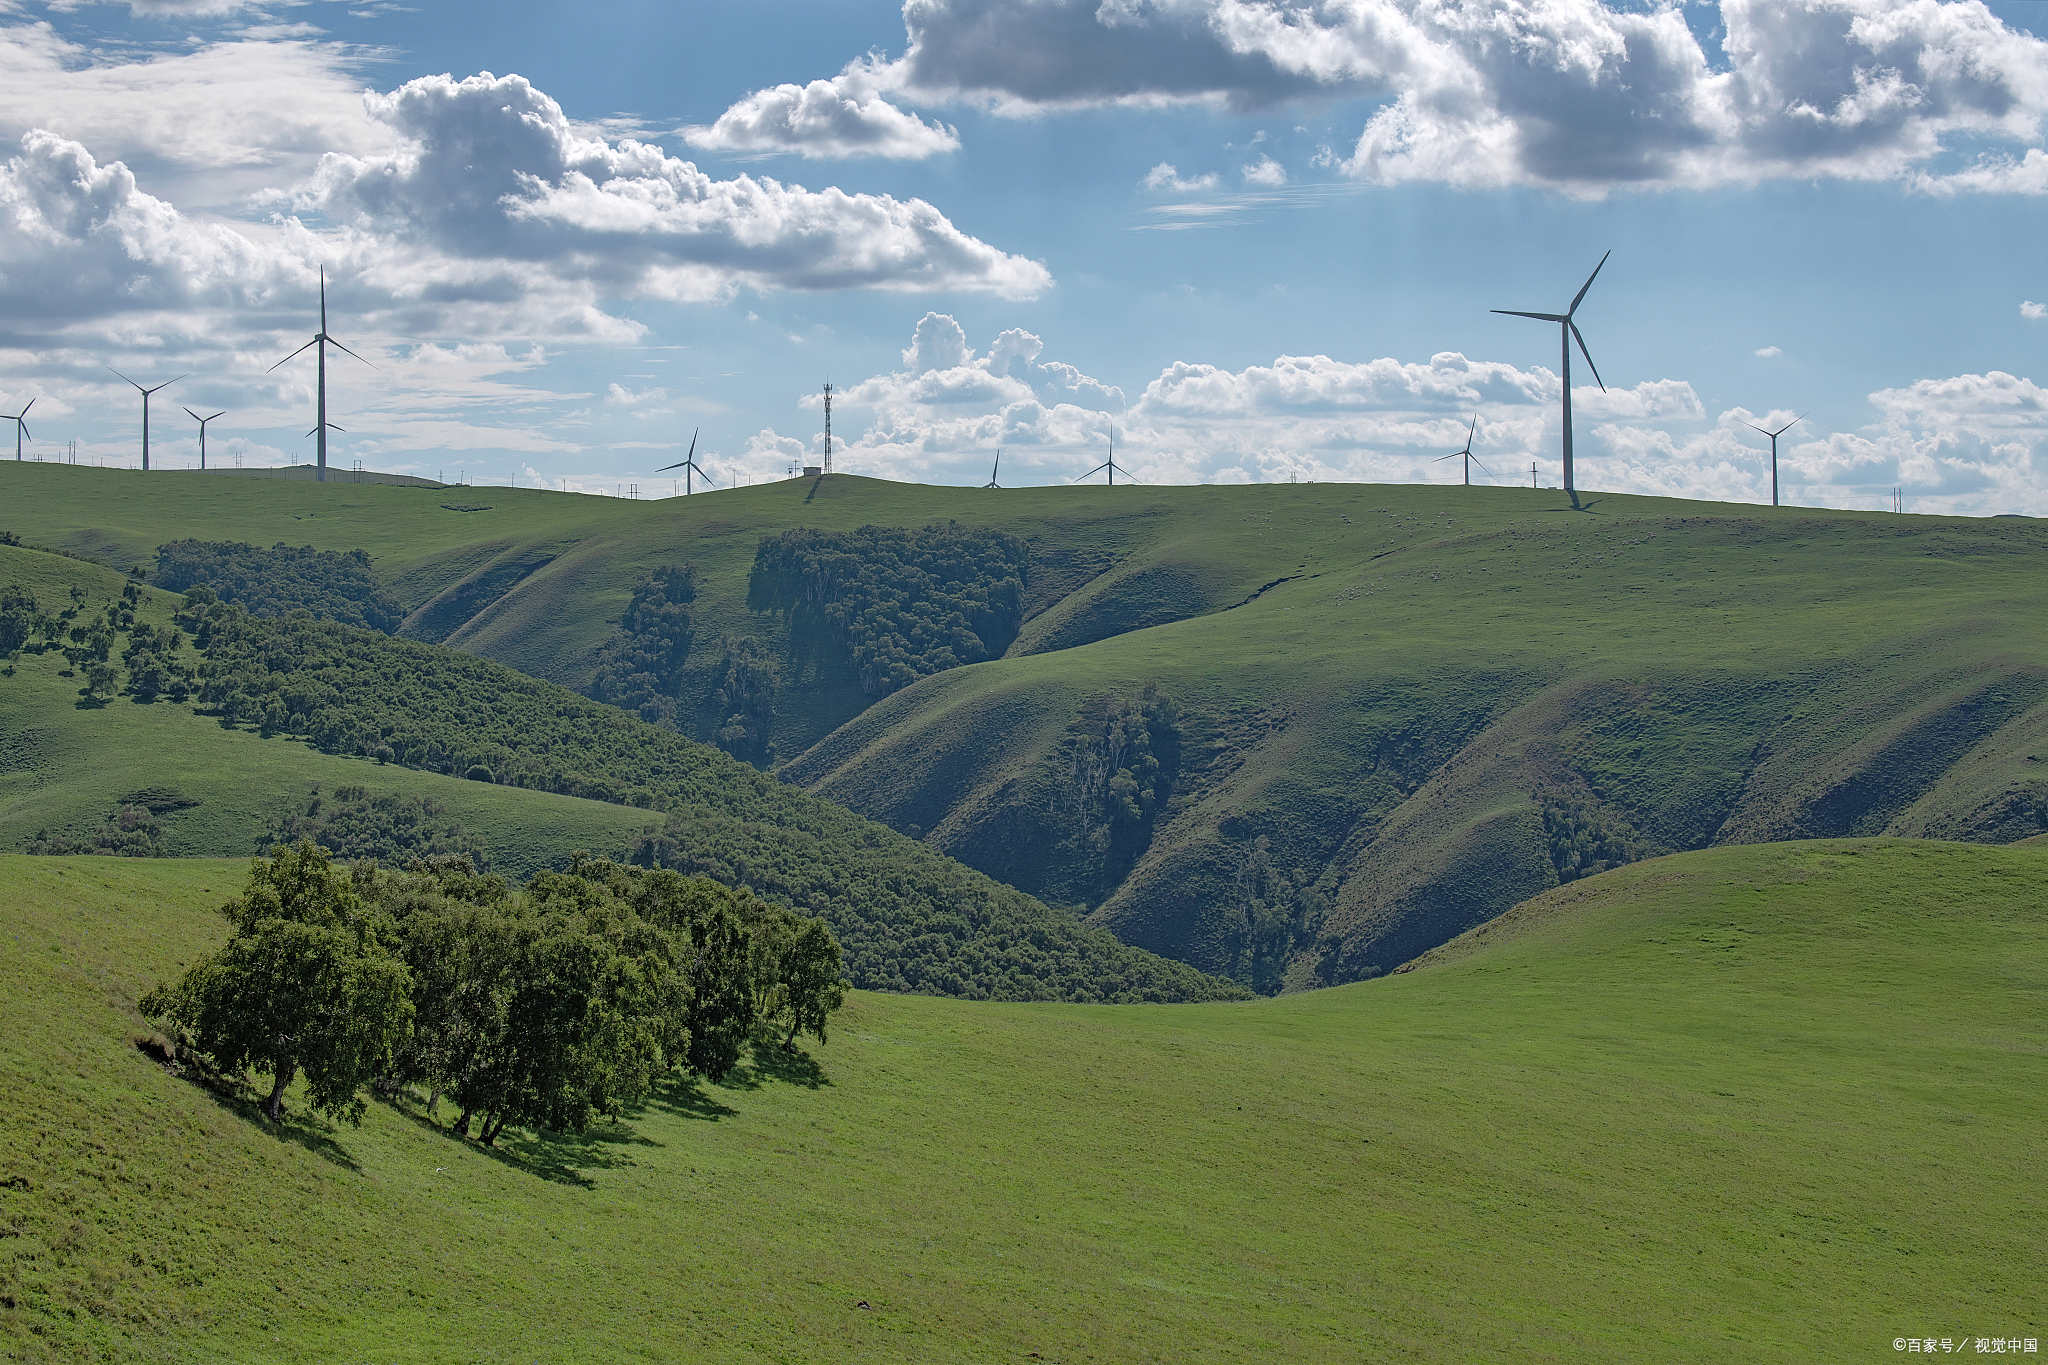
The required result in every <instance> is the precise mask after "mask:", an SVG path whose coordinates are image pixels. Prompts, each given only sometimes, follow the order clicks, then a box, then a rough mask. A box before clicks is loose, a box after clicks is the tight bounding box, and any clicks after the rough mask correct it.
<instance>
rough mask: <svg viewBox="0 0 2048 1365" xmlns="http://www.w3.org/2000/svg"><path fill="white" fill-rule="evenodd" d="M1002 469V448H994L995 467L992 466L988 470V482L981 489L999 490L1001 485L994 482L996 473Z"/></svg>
mask: <svg viewBox="0 0 2048 1365" xmlns="http://www.w3.org/2000/svg"><path fill="white" fill-rule="evenodd" d="M1002 467H1003V448H1002V447H1001V446H997V447H996V462H995V465H994V466H993V467H992V468H990V470H989V471H988V482H987V483H985V484H983V485H982V487H983V488H1001V487H1002V485H1001V484H999V483H997V482H996V474H997V472H998V471H999V470H1001V469H1002Z"/></svg>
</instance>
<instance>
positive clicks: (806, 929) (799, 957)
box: [781, 919, 846, 1048]
mask: <svg viewBox="0 0 2048 1365" xmlns="http://www.w3.org/2000/svg"><path fill="white" fill-rule="evenodd" d="M843 971H844V964H843V963H842V962H841V961H840V957H839V941H838V940H837V939H835V938H833V937H832V931H831V930H830V929H828V928H826V927H825V921H823V920H821V919H813V920H805V921H804V922H803V925H802V927H801V928H799V929H798V930H797V931H796V935H795V937H794V938H793V939H791V940H790V943H789V946H788V947H787V948H786V949H785V950H784V951H783V954H782V973H781V975H782V1011H783V1013H784V1014H786V1015H787V1016H788V1019H789V1036H788V1037H787V1038H785V1039H783V1040H782V1045H783V1047H785V1048H788V1047H791V1046H793V1045H794V1044H795V1042H796V1036H797V1034H799V1033H810V1034H815V1035H816V1036H817V1039H818V1041H819V1042H821V1043H822V1042H824V1041H825V1021H826V1020H827V1019H828V1018H829V1017H830V1016H831V1014H832V1011H834V1010H836V1009H838V1008H839V1007H840V1006H841V1005H843V1004H845V1003H846V982H845V980H844V978H843Z"/></svg>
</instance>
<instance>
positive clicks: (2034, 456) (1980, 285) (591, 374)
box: [0, 0, 2048, 515]
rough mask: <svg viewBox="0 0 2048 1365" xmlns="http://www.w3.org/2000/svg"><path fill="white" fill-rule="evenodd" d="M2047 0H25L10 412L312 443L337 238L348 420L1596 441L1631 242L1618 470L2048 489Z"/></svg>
mask: <svg viewBox="0 0 2048 1365" xmlns="http://www.w3.org/2000/svg"><path fill="white" fill-rule="evenodd" d="M2044 8H2048V7H2044V6H2042V5H2039V4H2034V3H2001V4H1992V5H1989V6H1986V5H1984V4H1981V3H1976V2H1975V0H1971V2H1970V3H1944V2H1942V0H1794V2H1793V3H1784V2H1783V0H1772V2H1771V3H1768V4H1766V3H1763V0H1722V3H1704V4H1697V3H1695V4H1683V5H1681V4H1677V3H1667V4H1640V3H1637V4H1621V5H1614V4H1604V5H1603V4H1600V3H1597V0H1315V2H1311V0H1072V2H1071V3H1069V2H1068V0H910V2H909V3H908V4H907V5H902V6H898V5H885V4H871V3H844V2H841V0H832V2H830V3H815V2H814V3H801V2H799V0H754V3H747V4H740V3H728V2H726V0H718V2H717V3H705V4H675V3H668V4H659V5H656V4H637V3H636V4H613V5H608V6H604V7H602V8H593V7H587V6H577V7H571V6H561V5H542V4H534V3H500V4H494V5H491V6H477V5H466V4H442V5H436V6H425V7H421V8H418V9H409V8H404V7H399V6H388V5H383V4H378V3H366V4H347V3H339V2H336V0H315V2H313V3H303V4H243V3H240V2H239V0H133V3H130V4H90V3H64V4H41V3H35V0H0V26H4V28H5V30H6V36H5V40H4V44H0V87H4V91H0V159H4V161H5V165H4V167H0V213H4V214H5V215H6V217H7V220H8V222H9V223H10V229H11V230H9V231H7V232H5V233H4V234H0V410H4V411H6V412H14V411H17V410H19V408H20V406H21V404H23V403H25V402H28V401H29V400H31V399H33V400H34V402H35V407H34V408H33V409H32V410H31V411H30V413H29V429H30V431H31V433H32V434H33V436H34V440H33V441H32V442H31V443H30V444H29V445H28V447H27V449H28V450H29V452H30V453H31V455H34V454H41V455H42V456H43V457H44V458H59V457H60V455H62V454H64V453H66V452H68V449H69V447H68V444H67V443H68V442H70V441H72V440H76V441H77V442H78V443H79V448H80V451H81V458H84V459H90V460H96V461H101V462H107V463H124V462H125V463H133V462H135V460H136V458H137V454H138V450H139V438H140V421H139V416H140V414H139V404H138V401H137V399H136V396H135V394H134V393H133V391H132V390H130V389H127V388H126V387H125V386H123V385H122V384H121V381H120V380H118V379H116V378H115V377H114V376H113V375H111V374H109V373H107V371H106V369H105V368H104V367H105V366H107V365H110V364H111V365H114V366H117V367H119V368H120V369H121V370H122V371H123V372H125V373H128V374H132V375H135V377H137V378H141V379H144V380H145V382H152V383H153V382H156V381H157V380H160V379H168V378H171V377H172V376H174V375H176V374H179V373H184V372H189V373H190V376H191V377H190V378H187V379H184V380H182V381H180V382H179V383H178V384H177V385H175V386H173V387H172V388H170V389H167V390H165V392H164V393H163V394H162V395H160V396H159V398H158V399H157V400H156V404H157V406H156V407H155V408H154V409H153V420H152V433H153V442H152V444H153V456H154V459H155V460H156V461H158V462H162V463H165V464H171V465H177V464H182V463H189V462H192V461H194V460H196V458H197V441H196V439H195V432H196V424H195V423H193V422H192V421H191V419H190V418H188V417H186V416H185V415H184V413H183V411H182V409H183V408H184V407H186V406H190V407H192V408H195V409H197V410H198V411H199V412H201V413H202V414H203V413H207V412H212V411H215V410H217V409H226V410H227V413H228V415H227V416H225V417H223V418H222V419H220V420H219V421H217V422H216V423H215V424H214V425H213V427H212V429H211V430H212V435H211V439H210V443H209V448H210V452H211V454H212V456H213V458H215V459H216V460H219V461H222V462H231V461H233V460H234V459H236V458H238V457H239V458H240V459H242V460H243V461H244V462H246V463H248V464H270V463H283V462H297V461H300V460H303V459H307V458H310V451H311V445H312V443H311V441H310V440H309V439H307V438H306V437H305V435H304V434H303V433H304V432H305V431H306V428H307V427H308V426H310V425H311V421H312V417H311V409H312V387H311V384H312V366H311V364H310V358H302V359H301V360H299V361H295V362H293V363H292V364H290V365H288V366H286V367H284V368H283V369H282V370H280V371H278V372H276V373H267V372H266V367H268V366H269V365H270V364H271V363H272V362H273V361H274V360H276V359H277V358H278V357H279V356H282V355H284V354H285V353H287V352H288V351H290V350H291V349H292V348H293V347H294V346H297V345H299V344H301V343H302V342H303V341H304V340H305V338H306V337H307V336H309V335H310V334H311V332H312V330H313V312H312V309H313V303H314V291H315V287H316V280H317V271H318V270H319V269H320V268H321V267H323V266H325V267H326V268H327V269H328V270H329V272H330V275H331V278H332V285H331V303H332V308H333V312H332V318H331V326H332V331H333V332H334V334H335V335H336V336H337V337H339V338H340V339H342V340H343V341H345V342H347V343H349V345H350V346H351V347H352V348H354V349H355V350H357V351H359V352H360V353H361V354H362V355H364V356H365V357H368V358H369V359H370V360H372V361H374V362H375V363H376V366H377V368H376V369H374V370H373V369H370V368H368V367H366V366H359V365H356V364H355V363H354V362H353V361H350V360H347V359H345V358H344V359H340V360H339V361H337V362H335V367H334V369H333V370H332V371H331V377H330V382H331V390H330V402H331V405H332V408H333V412H332V413H331V417H332V420H333V421H335V422H336V423H338V424H339V425H340V426H342V427H344V428H346V430H345V432H343V433H340V434H336V435H335V436H333V438H332V445H331V448H330V458H331V460H332V461H333V462H334V463H335V464H337V465H338V466H340V467H342V468H348V467H350V466H351V465H352V464H353V463H354V462H355V461H356V460H362V461H363V462H364V464H365V465H366V466H367V467H369V468H377V469H391V470H406V471H413V472H423V473H426V474H428V475H430V476H431V475H435V474H445V476H446V477H449V478H451V479H452V478H455V477H457V476H458V475H459V476H460V477H464V478H467V479H468V480H469V481H471V482H483V483H489V482H499V483H502V482H505V481H507V480H509V479H513V478H517V479H519V480H520V481H521V482H523V483H534V482H541V483H546V484H548V485H549V486H553V487H563V488H570V489H582V490H585V491H590V492H610V491H612V490H614V489H617V488H621V487H624V486H627V485H631V484H638V485H639V486H640V488H641V490H642V495H643V496H647V495H651V494H654V493H656V492H667V491H669V490H670V489H671V488H672V484H671V483H670V481H669V479H670V476H664V475H659V474H657V472H656V470H657V467H658V466H660V465H663V464H667V463H670V462H671V461H673V460H676V459H679V458H680V457H681V450H682V447H683V445H684V444H685V443H686V442H687V441H688V440H689V439H690V436H691V432H692V430H693V429H696V428H700V427H701V429H702V436H701V439H700V445H699V450H698V458H699V460H700V462H702V463H704V464H705V465H707V466H708V467H709V468H710V469H711V470H712V472H713V474H714V475H715V476H716V477H717V478H718V480H719V482H721V483H724V482H727V481H728V480H729V479H731V478H734V477H738V478H741V479H745V480H749V481H759V480H761V479H765V478H770V477H776V476H778V475H779V474H781V473H782V471H784V470H785V469H786V468H787V466H788V464H789V462H790V461H791V460H795V459H804V460H815V458H816V454H817V449H818V444H819V436H820V430H821V426H822V420H821V419H822V414H821V412H820V411H819V410H818V406H817V398H816V395H817V389H818V386H819V385H820V384H822V383H823V381H824V380H825V379H826V378H828V377H829V378H830V379H832V380H833V381H834V382H835V384H837V385H838V386H839V388H840V389H841V391H842V394H843V396H842V398H841V400H840V401H839V402H838V403H837V404H836V405H835V412H834V429H835V434H836V435H837V436H838V438H839V441H840V444H841V447H842V448H841V449H840V450H839V451H838V452H837V453H836V458H835V463H836V464H837V466H838V467H839V468H842V469H846V470H849V471H852V472H858V473H869V474H875V475H879V476H882V477H887V478H896V479H913V480H923V481H930V482H941V483H979V482H981V481H983V480H984V479H986V477H987V470H988V465H989V460H990V458H991V456H992V454H993V451H994V449H995V448H996V447H998V446H1001V447H1002V448H1003V450H1004V456H1003V468H1004V481H1005V482H1006V483H1017V484H1025V483H1055V482H1061V481H1064V480H1066V479H1067V478H1070V477H1072V476H1074V475H1076V474H1079V473H1080V472H1081V471H1083V470H1085V469H1087V468H1089V467H1090V466H1091V465H1093V464H1096V463H1098V462H1099V460H1100V458H1101V453H1100V452H1101V445H1102V442H1103V440H1104V439H1105V438H1106V437H1107V436H1108V435H1109V434H1110V433H1112V432H1113V433H1114V434H1115V436H1116V439H1117V442H1118V459H1119V463H1120V464H1124V465H1127V467H1129V468H1130V469H1132V470H1133V471H1134V472H1135V473H1136V474H1137V475H1138V477H1140V478H1142V479H1145V480H1148V481H1157V482H1172V483H1194V482H1218V481H1225V482H1227V481H1243V480H1271V479H1283V480H1284V479H1287V478H1289V477H1295V478H1301V479H1311V478H1313V479H1353V480H1376V481H1397V482H1410V481H1422V480H1443V481H1449V480H1451V479H1453V478H1454V477H1455V462H1447V463H1438V462H1436V461H1435V457H1436V456H1438V455H1441V454H1443V453H1444V452H1446V451H1448V450H1451V449H1454V448H1456V447H1457V446H1458V445H1459V444H1460V443H1461V442H1462V440H1463V437H1464V431H1465V429H1466V426H1467V423H1468V422H1469V421H1470V420H1472V419H1473V418H1474V417H1476V418H1477V421H1478V439H1477V442H1476V444H1475V450H1476V451H1477V453H1478V454H1479V455H1480V457H1481V459H1482V460H1484V461H1485V462H1486V465H1487V467H1488V468H1489V469H1490V470H1491V471H1492V472H1493V475H1494V476H1495V477H1496V478H1498V479H1499V480H1500V481H1503V482H1517V481H1519V482H1522V483H1527V482H1528V479H1529V465H1530V463H1531V462H1532V461H1534V462H1535V463H1536V464H1537V466H1538V477H1540V478H1541V479H1542V480H1543V481H1544V482H1545V483H1554V482H1555V481H1556V479H1557V476H1558V469H1557V458H1558V444H1559V440H1558V438H1559V431H1558V386H1557V375H1556V369H1557V364H1558V358H1557V351H1556V333H1555V329H1554V328H1550V327H1545V326H1542V325H1539V324H1536V323H1532V322H1526V321H1523V320H1519V319H1514V318H1505V317H1499V316H1495V315H1493V314H1492V313H1490V312H1489V311H1488V310H1489V309H1493V308H1519V309H1529V310H1552V309H1559V308H1562V307H1563V306H1564V305H1565V304H1566V303H1567V302H1568V301H1569V299H1570V297H1571V295H1572V293H1573V291H1575V290H1576V289H1577V288H1578V286H1579V284H1580V283H1581V282H1582V281H1583V280H1584V278H1585V275H1586V273H1587V272H1588V271H1589V270H1590V269H1591V268H1592V266H1593V264H1594V262H1596V261H1597V260H1599V259H1600V256H1601V253H1602V252H1604V251H1606V250H1608V249H1610V248H1611V249H1612V250H1613V253H1614V254H1613V257H1612V259H1611V260H1610V261H1609V263H1608V265H1607V267H1606V268H1605V270H1604V272H1603V273H1602V275H1601V277H1600V279H1599V281H1598V283H1597V284H1596V285H1595V286H1594V288H1593V290H1592V292H1591V293H1590V294H1589V295H1588V297H1587V300H1586V303H1585V306H1584V308H1583V309H1582V311H1581V314H1580V318H1581V324H1582V326H1583V328H1584V330H1585V334H1586V339H1587V341H1588V343H1589V345H1590V346H1591V349H1592V355H1593V359H1594V360H1595V361H1596V362H1597V363H1598V365H1599V367H1600V374H1601V377H1602V378H1603V379H1604V380H1605V381H1606V384H1607V391H1606V392H1605V393H1602V392H1601V391H1600V389H1599V388H1597V387H1596V386H1594V384H1593V383H1592V377H1591V375H1590V374H1589V373H1588V372H1587V371H1586V370H1585V368H1584V367H1583V365H1581V364H1577V363H1575V365H1574V369H1573V380H1574V398H1573V402H1574V408H1575V416H1576V418H1577V422H1576V432H1577V451H1578V463H1579V469H1578V482H1579V483H1580V485H1581V486H1582V487H1587V488H1609V489H1624V490H1631V491H1642V492H1668V493H1675V494H1680V495H1684V496H1695V497H1715V498H1729V499H1736V500H1767V499H1768V496H1769V491H1768V489H1769V485H1768V470H1767V467H1766V464H1765V462H1764V460H1763V459H1762V458H1761V452H1762V451H1763V450H1764V449H1765V442H1764V441H1763V439H1762V438H1761V437H1759V436H1757V435H1756V434H1755V433H1754V432H1753V431H1751V430H1749V429H1748V427H1747V426H1746V425H1745V423H1750V422H1754V423H1756V424H1758V425H1763V426H1777V425H1780V424H1782V423H1783V422H1785V421H1788V420H1790V419H1791V418H1793V417H1794V416H1796V415H1799V414H1802V413H1803V414H1806V417H1805V419H1804V420H1803V421H1802V422H1801V423H1800V424H1799V425H1798V426H1795V427H1794V428H1793V429H1792V431H1791V433H1790V434H1789V435H1788V436H1787V438H1786V440H1785V442H1784V443H1783V444H1782V446H1781V454H1782V457H1783V470H1782V478H1783V483H1784V487H1785V495H1786V500H1787V501H1791V502H1797V503H1803V504H1808V505H1816V506H1837V507H1859V506H1860V507H1878V506H1888V505H1889V501H1890V490H1891V488H1892V487H1893V486H1895V485H1898V486H1903V487H1904V489H1905V493H1906V498H1907V502H1908V505H1909V506H1910V507H1913V508H1915V509H1918V510H1925V511H1957V512H1967V513H1977V514H1983V513H1990V512H2008V511H2020V512H2030V513H2033V514H2037V515H2039V514H2048V411H2044V402H2043V398H2042V394H2041V391H2040V390H2039V389H2038V388H2037V387H2036V382H2035V381H2036V380H2037V379H2041V380H2043V381H2044V382H2048V375H2043V374H2042V372H2041V370H2042V367H2041V366H2039V365H2038V364H2037V363H2036V358H2037V357H2038V356H2039V355H2041V353H2042V349H2043V346H2044V344H2048V307H2043V306H2041V304H2040V303H2037V302H2036V301H2037V300H2042V301H2048V279H2044V278H2043V268H2042V267H2041V265H2040V264H2039V263H2038V259H2037V258H2038V255H2039V252H2038V248H2037V246H2036V245H2035V244H2037V243H2038V242H2039V241H2040V240H2041V237H2042V233H2041V229H2042V228H2043V226H2044V220H2043V211H2044V208H2048V153H2044V151H2043V150H2042V149H2043V142H2042V139H2043V133H2044V127H2043V122H2042V120H2043V118H2044V117H2048V42H2044V41H2043V40H2042V39H2041V38H2039V37H2037V36H2036V35H2035V33H2034V32H2033V26H2035V25H2038V24H2040V23H2042V22H2043V21H2048V13H2043V10H2044ZM484 73H490V74H489V75H488V76H487V75H485V74H484ZM8 434H10V435H11V434H12V433H8Z"/></svg>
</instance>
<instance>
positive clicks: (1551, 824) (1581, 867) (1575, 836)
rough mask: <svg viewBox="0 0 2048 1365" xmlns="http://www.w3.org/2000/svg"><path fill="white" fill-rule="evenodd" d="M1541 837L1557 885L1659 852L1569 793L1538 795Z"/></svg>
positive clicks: (1607, 814) (1623, 823)
mask: <svg viewBox="0 0 2048 1365" xmlns="http://www.w3.org/2000/svg"><path fill="white" fill-rule="evenodd" d="M1537 800H1538V803H1539V804H1540V805H1541V806H1542V808H1543V835H1544V838H1545V840H1546V841H1548V843H1549V846H1550V865H1551V866H1552V867H1554V868H1556V869H1557V879H1558V880H1559V881H1560V882H1569V881H1576V880H1577V879H1578V878H1580V877H1590V876H1592V875H1593V874H1594V873H1596V872H1605V871H1607V870H1608V869H1609V868H1613V867H1620V866H1621V865H1622V864H1623V863H1633V862H1636V861H1639V860H1640V859H1643V858H1650V857H1655V856H1656V855H1657V854H1658V853H1659V852H1661V851H1662V850H1660V849H1656V848H1653V847H1651V846H1650V845H1648V844H1647V843H1646V842H1645V841H1644V840H1643V839H1642V838H1641V837H1640V836H1639V835H1637V833H1636V831H1635V830H1634V829H1633V828H1632V827H1631V826H1630V825H1629V823H1628V822H1627V821H1626V820H1624V819H1622V818H1621V817H1619V816H1617V815H1615V814H1614V813H1613V812H1611V811H1608V810H1604V809H1602V808H1601V807H1600V806H1598V805H1595V804H1594V803H1593V802H1591V801H1588V800H1587V799H1586V798H1585V797H1584V796H1582V795H1580V794H1578V793H1576V792H1571V791H1561V790H1553V791H1546V792H1540V793H1538V796H1537Z"/></svg>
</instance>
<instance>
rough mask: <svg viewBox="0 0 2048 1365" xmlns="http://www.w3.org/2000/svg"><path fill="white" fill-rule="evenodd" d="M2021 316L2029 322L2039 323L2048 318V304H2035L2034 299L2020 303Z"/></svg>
mask: <svg viewBox="0 0 2048 1365" xmlns="http://www.w3.org/2000/svg"><path fill="white" fill-rule="evenodd" d="M2020 316H2021V317H2023V318H2025V319H2026V320H2027V321H2029V322H2039V321H2040V320H2041V319H2042V318H2048V303H2035V302H2034V301H2033V300H2032V299H2026V300H2023V301H2022V302H2021V303H2020Z"/></svg>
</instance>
